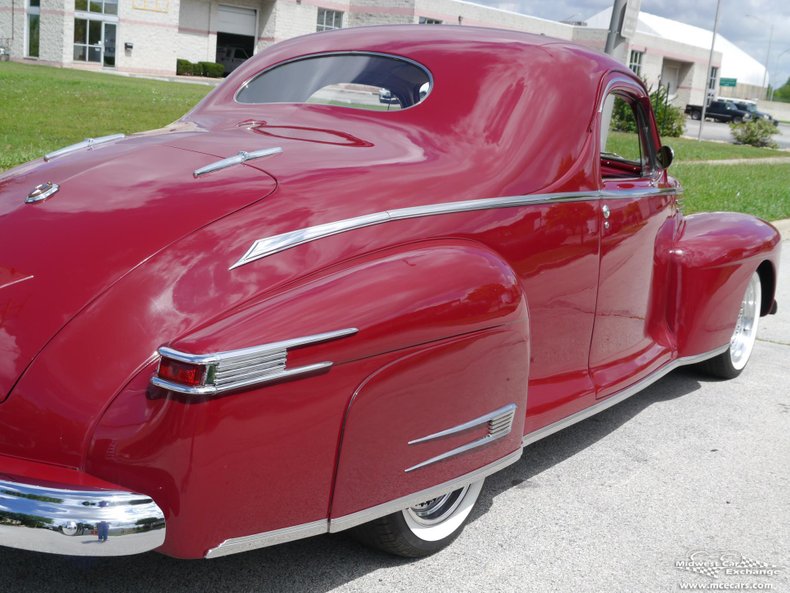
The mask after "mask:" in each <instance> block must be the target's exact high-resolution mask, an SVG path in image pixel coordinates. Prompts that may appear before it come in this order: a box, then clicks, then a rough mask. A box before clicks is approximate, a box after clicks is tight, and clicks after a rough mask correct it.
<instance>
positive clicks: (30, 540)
mask: <svg viewBox="0 0 790 593" xmlns="http://www.w3.org/2000/svg"><path fill="white" fill-rule="evenodd" d="M164 540H165V518H164V514H163V513H162V511H161V509H160V508H159V507H158V506H157V505H156V503H155V502H154V501H153V500H152V499H151V498H150V497H148V496H145V495H142V494H135V493H133V492H128V491H125V490H120V489H119V490H111V489H104V488H85V487H80V488H79V489H74V488H73V487H70V486H66V485H59V484H46V485H40V484H34V483H27V481H14V480H10V479H4V478H3V477H0V546H8V547H11V548H19V549H23V550H33V551H36V552H48V553H52V554H64V555H69V556H125V555H129V554H139V553H141V552H147V551H149V550H153V549H155V548H158V547H159V546H161V545H162V543H163V542H164Z"/></svg>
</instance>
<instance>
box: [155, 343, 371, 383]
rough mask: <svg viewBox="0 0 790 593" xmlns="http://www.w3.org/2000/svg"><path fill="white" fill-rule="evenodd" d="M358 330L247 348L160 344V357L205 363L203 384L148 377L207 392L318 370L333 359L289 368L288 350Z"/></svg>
mask: <svg viewBox="0 0 790 593" xmlns="http://www.w3.org/2000/svg"><path fill="white" fill-rule="evenodd" d="M358 331H359V330H358V329H357V328H355V327H349V328H346V329H341V330H336V331H331V332H324V333H321V334H314V335H311V336H304V337H301V338H294V339H291V340H282V341H280V342H271V343H269V344H262V345H260V346H252V347H250V348H240V349H238V350H227V351H225V352H214V353H211V354H189V353H186V352H181V351H179V350H175V349H173V348H169V347H167V346H162V347H160V348H159V350H158V353H159V355H160V356H161V357H162V358H168V359H171V360H176V361H179V362H184V363H187V364H194V365H205V366H206V371H205V373H204V381H205V383H204V384H202V385H183V384H181V383H176V382H174V381H169V380H167V379H162V378H161V377H159V376H158V375H154V376H153V377H151V384H152V385H155V386H156V387H160V388H162V389H166V390H168V391H174V392H176V393H183V394H186V395H194V396H210V395H217V394H219V393H225V392H228V391H236V390H238V389H244V388H246V387H252V386H254V385H263V384H266V383H273V382H275V381H282V380H285V379H291V378H294V377H298V376H301V375H309V374H312V373H317V372H320V371H324V370H327V369H328V368H329V367H331V366H332V364H333V363H332V362H331V361H324V362H318V363H315V364H310V365H306V366H301V367H296V368H288V367H287V364H288V351H289V350H290V349H293V348H300V347H302V346H309V345H311V344H318V343H320V342H327V341H329V340H337V339H340V338H345V337H347V336H351V335H354V334H356V333H357V332H358Z"/></svg>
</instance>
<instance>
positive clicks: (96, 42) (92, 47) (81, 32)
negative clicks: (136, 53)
mask: <svg viewBox="0 0 790 593" xmlns="http://www.w3.org/2000/svg"><path fill="white" fill-rule="evenodd" d="M74 10H75V16H74V61H75V62H93V63H95V64H102V65H104V66H109V67H114V66H115V39H116V33H117V30H118V16H117V15H118V0H74Z"/></svg>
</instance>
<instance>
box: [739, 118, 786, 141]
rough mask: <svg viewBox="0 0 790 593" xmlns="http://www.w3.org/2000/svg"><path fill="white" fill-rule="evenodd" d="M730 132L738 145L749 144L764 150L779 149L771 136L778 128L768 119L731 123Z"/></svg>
mask: <svg viewBox="0 0 790 593" xmlns="http://www.w3.org/2000/svg"><path fill="white" fill-rule="evenodd" d="M730 132H731V133H732V137H733V138H734V139H735V143H736V144H749V145H751V146H759V147H764V148H778V146H777V144H776V142H774V141H773V139H772V138H771V136H773V135H774V134H776V133H777V128H776V126H775V125H773V124H772V123H771V122H770V121H768V120H767V119H762V118H760V119H753V120H750V121H745V122H741V123H738V124H736V123H731V124H730Z"/></svg>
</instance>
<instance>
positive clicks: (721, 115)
mask: <svg viewBox="0 0 790 593" xmlns="http://www.w3.org/2000/svg"><path fill="white" fill-rule="evenodd" d="M686 115H690V116H691V119H700V118H701V117H702V105H686ZM751 118H752V115H751V113H749V112H748V111H746V110H745V109H739V108H738V107H736V106H735V104H733V103H731V102H729V101H711V104H710V105H708V107H707V109H706V110H705V119H712V120H714V121H719V122H735V123H739V122H742V121H748V120H750V119H751Z"/></svg>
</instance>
